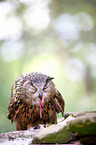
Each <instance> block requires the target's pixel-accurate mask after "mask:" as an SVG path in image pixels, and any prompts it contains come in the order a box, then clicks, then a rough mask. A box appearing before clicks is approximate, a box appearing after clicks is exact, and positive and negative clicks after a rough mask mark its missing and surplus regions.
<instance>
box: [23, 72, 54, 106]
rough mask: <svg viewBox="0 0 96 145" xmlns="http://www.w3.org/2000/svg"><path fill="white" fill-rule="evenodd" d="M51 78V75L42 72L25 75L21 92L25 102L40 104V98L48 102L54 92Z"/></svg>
mask: <svg viewBox="0 0 96 145" xmlns="http://www.w3.org/2000/svg"><path fill="white" fill-rule="evenodd" d="M52 79H53V78H52V77H49V76H47V75H43V74H42V73H28V74H27V75H25V76H24V80H25V81H24V84H23V86H22V92H23V94H24V96H23V97H25V100H26V101H27V103H28V102H29V103H30V102H31V101H32V103H33V104H38V105H40V100H41V101H42V100H44V103H46V102H48V101H49V100H50V99H51V97H53V96H54V93H55V89H54V88H55V87H54V83H53V81H52Z"/></svg>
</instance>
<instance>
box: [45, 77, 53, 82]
mask: <svg viewBox="0 0 96 145" xmlns="http://www.w3.org/2000/svg"><path fill="white" fill-rule="evenodd" d="M53 79H54V78H53V77H48V78H47V80H46V81H49V80H53Z"/></svg>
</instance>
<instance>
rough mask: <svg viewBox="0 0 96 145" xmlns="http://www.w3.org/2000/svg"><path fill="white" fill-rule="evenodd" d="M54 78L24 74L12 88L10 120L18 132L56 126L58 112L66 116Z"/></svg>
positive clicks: (9, 107) (8, 115)
mask: <svg viewBox="0 0 96 145" xmlns="http://www.w3.org/2000/svg"><path fill="white" fill-rule="evenodd" d="M52 79H53V78H51V77H49V76H47V75H43V74H41V73H23V74H22V75H21V76H19V77H18V78H17V79H16V81H15V82H14V84H13V86H12V91H11V98H10V101H9V104H8V114H7V117H8V119H10V120H11V122H12V123H13V122H15V125H16V130H26V129H29V128H30V127H31V126H34V125H37V124H46V123H48V124H56V123H57V117H56V112H57V113H59V112H61V113H62V115H63V114H64V105H65V103H64V100H63V98H62V96H61V94H60V93H59V91H58V90H57V89H56V87H55V85H54V83H53V81H52Z"/></svg>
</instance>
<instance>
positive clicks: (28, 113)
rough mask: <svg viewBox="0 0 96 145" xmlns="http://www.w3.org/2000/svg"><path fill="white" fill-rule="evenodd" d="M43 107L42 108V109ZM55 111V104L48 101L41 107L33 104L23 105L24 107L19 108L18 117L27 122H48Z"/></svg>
mask: <svg viewBox="0 0 96 145" xmlns="http://www.w3.org/2000/svg"><path fill="white" fill-rule="evenodd" d="M41 109H42V110H41ZM54 113H55V109H54V104H53V103H52V102H48V103H46V104H45V105H44V106H43V108H40V106H39V105H36V104H34V105H31V106H23V108H22V109H20V110H19V113H18V117H20V116H21V118H22V119H23V120H25V121H27V122H32V123H33V124H34V123H41V124H42V123H46V122H49V119H50V118H52V116H53V115H54Z"/></svg>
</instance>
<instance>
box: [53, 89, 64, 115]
mask: <svg viewBox="0 0 96 145" xmlns="http://www.w3.org/2000/svg"><path fill="white" fill-rule="evenodd" d="M54 103H55V109H56V112H57V113H60V112H61V113H62V116H64V107H65V102H64V99H63V97H62V96H61V94H60V92H59V91H58V90H57V89H55V100H54Z"/></svg>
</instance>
